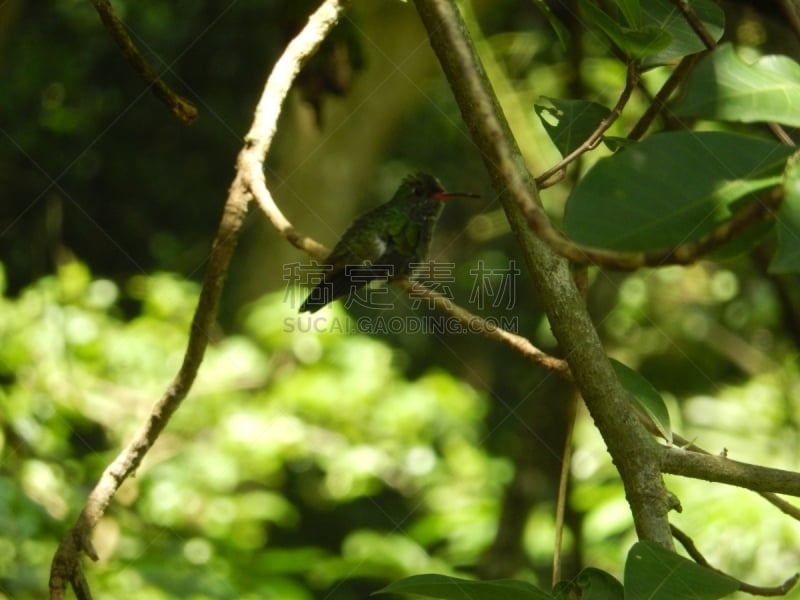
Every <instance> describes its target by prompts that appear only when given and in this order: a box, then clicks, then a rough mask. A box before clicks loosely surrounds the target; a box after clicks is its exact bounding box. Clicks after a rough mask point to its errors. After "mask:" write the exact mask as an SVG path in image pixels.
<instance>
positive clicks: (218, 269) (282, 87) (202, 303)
mask: <svg viewBox="0 0 800 600" xmlns="http://www.w3.org/2000/svg"><path fill="white" fill-rule="evenodd" d="M345 3H346V2H345V0H326V1H325V2H324V3H323V4H322V6H320V8H318V9H317V11H316V12H315V13H314V14H313V15H312V16H311V18H310V19H309V22H308V24H307V25H306V26H305V28H304V29H303V30H302V31H301V32H300V34H299V35H298V36H297V37H296V38H295V39H294V40H292V42H291V43H290V44H289V46H288V47H287V48H286V50H285V52H284V54H283V56H281V58H280V60H279V61H278V63H277V64H276V65H275V68H274V69H273V71H272V73H271V75H270V77H269V79H268V81H267V83H266V86H265V88H264V92H263V95H262V98H261V101H260V102H259V104H258V109H257V110H256V116H255V118H254V121H253V125H252V126H251V128H250V132H249V133H248V134H247V136H246V138H245V139H246V143H245V147H244V148H243V149H242V151H241V152H240V154H239V159H238V163H237V174H236V177H235V178H234V181H233V183H232V185H231V187H230V190H229V192H228V198H227V201H226V203H225V209H224V212H223V216H222V220H221V222H220V225H219V229H218V230H217V235H216V237H215V239H214V243H213V247H212V251H211V256H210V258H209V264H208V271H207V273H206V276H205V279H204V281H203V287H202V289H201V291H200V298H199V300H198V304H197V309H196V310H195V314H194V318H193V320H192V326H191V331H190V333H189V341H188V344H187V348H186V352H185V354H184V359H183V364H182V365H181V367H180V369H179V370H178V373H177V374H176V375H175V378H174V379H173V381H172V383H171V384H170V385H169V387H168V388H167V389H166V391H165V392H164V394H163V396H162V397H161V399H160V400H158V402H156V404H155V405H154V406H153V409H152V410H151V412H150V415H149V416H148V418H147V420H146V422H145V423H144V424H143V425H142V427H141V429H140V430H139V431H138V432H137V433H136V434H135V435H134V437H133V439H132V440H131V442H130V443H129V444H128V446H127V447H126V448H125V449H124V450H123V451H122V452H120V453H119V455H118V456H117V457H116V458H115V459H114V461H113V462H112V463H111V464H110V465H109V466H108V467H107V468H106V470H105V471H104V472H103V474H102V476H101V477H100V480H99V481H98V482H97V484H96V485H95V487H94V489H93V490H92V491H91V493H90V494H89V497H88V499H87V501H86V504H85V506H84V508H83V510H82V511H81V514H80V515H79V516H78V519H77V521H76V523H75V524H74V525H73V526H72V529H70V530H69V532H68V533H67V535H66V536H65V537H64V539H63V540H62V542H61V544H60V545H59V547H58V549H57V551H56V553H55V556H54V557H53V562H52V565H51V568H50V598H51V599H54V600H55V599H61V598H64V594H65V591H66V587H67V585H68V584H72V586H73V589H74V590H75V593H76V594H77V595H78V597H79V598H89V597H90V594H89V591H88V585H86V583H85V578H84V576H83V573H82V570H81V567H80V557H81V553H86V554H87V555H88V556H89V557H90V558H92V559H93V560H97V558H98V557H97V552H96V551H95V550H94V548H93V547H92V543H91V539H90V538H91V534H92V531H93V530H94V527H95V526H96V525H97V522H98V521H99V520H100V518H101V517H102V515H103V513H104V512H105V510H106V508H107V507H108V504H109V503H110V502H111V499H112V498H113V497H114V495H115V494H116V492H117V490H118V489H119V487H120V486H121V485H122V483H123V482H124V481H125V479H127V478H128V477H129V476H130V475H131V474H132V473H133V472H134V471H136V469H137V468H138V466H139V465H140V464H141V462H142V459H143V458H144V456H145V455H146V454H147V452H148V451H149V450H150V448H151V447H152V446H153V444H154V443H155V441H156V440H157V439H158V437H159V435H160V434H161V431H162V430H163V429H164V427H166V425H167V423H168V422H169V419H170V417H171V416H172V415H173V413H174V412H175V411H176V410H177V409H178V407H179V406H180V404H181V402H182V401H183V399H184V398H185V397H186V395H187V393H188V392H189V389H190V388H191V386H192V383H193V382H194V379H195V376H196V375H197V371H198V369H199V367H200V364H201V363H202V361H203V355H204V354H205V350H206V347H207V345H208V333H209V331H210V330H211V327H212V326H213V323H214V321H215V319H216V314H217V305H218V302H219V298H220V294H221V292H222V287H223V283H224V279H225V275H226V273H227V270H228V265H229V264H230V261H231V257H232V255H233V251H234V247H235V245H236V240H237V237H238V234H239V230H240V228H241V225H242V222H243V221H244V217H245V214H246V212H247V205H248V203H249V201H250V199H251V198H252V196H253V194H252V191H251V188H252V185H251V183H250V178H252V177H253V174H252V172H251V166H252V165H254V164H260V161H263V158H264V155H265V153H266V151H267V149H268V148H269V145H270V143H271V142H272V138H273V136H274V133H275V122H274V121H273V120H272V118H273V116H274V120H275V121H276V120H277V111H278V110H279V108H280V105H281V104H282V103H283V100H284V98H285V97H286V94H287V93H288V90H289V87H290V86H291V83H292V80H293V78H294V76H295V75H296V74H297V72H298V71H299V69H300V68H301V67H302V65H303V64H304V63H305V61H306V60H308V58H309V57H310V56H311V54H313V52H314V51H315V50H316V49H317V47H318V46H319V44H320V43H321V42H322V40H323V39H324V38H325V36H326V35H327V34H328V32H329V31H330V30H331V28H332V27H333V25H334V24H335V23H336V20H337V18H338V16H339V14H340V13H341V12H342V10H343V7H344V5H345ZM270 103H276V104H277V108H276V109H275V110H274V111H273V110H271V107H270V110H265V106H267V105H268V104H270Z"/></svg>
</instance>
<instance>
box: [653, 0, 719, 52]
mask: <svg viewBox="0 0 800 600" xmlns="http://www.w3.org/2000/svg"><path fill="white" fill-rule="evenodd" d="M689 5H690V7H691V9H692V12H694V14H695V15H696V16H697V18H698V19H699V20H700V22H701V23H702V24H703V25H704V26H705V28H706V30H707V31H708V33H709V34H711V37H712V38H714V41H719V40H720V38H721V37H722V34H723V33H724V32H725V12H724V11H723V10H722V9H721V8H720V7H719V6H718V5H717V4H716V3H715V2H713V0H691V1H690V2H689ZM642 25H649V26H651V27H657V28H659V29H663V30H664V31H667V32H669V34H670V35H671V36H672V41H671V42H670V43H669V45H668V46H667V47H666V48H664V49H663V50H661V51H660V52H658V53H656V54H653V55H652V56H648V57H647V58H646V59H645V60H644V66H646V67H653V66H656V65H663V64H668V63H671V62H673V61H675V60H676V59H679V58H683V57H684V56H687V55H689V54H695V53H696V52H701V51H703V50H705V49H706V46H705V44H704V43H703V40H701V39H700V38H699V37H698V36H697V34H696V33H695V31H694V29H692V26H691V25H689V23H688V22H687V21H686V18H685V17H684V16H683V14H682V13H681V11H680V10H678V8H677V7H676V6H675V2H673V0H642Z"/></svg>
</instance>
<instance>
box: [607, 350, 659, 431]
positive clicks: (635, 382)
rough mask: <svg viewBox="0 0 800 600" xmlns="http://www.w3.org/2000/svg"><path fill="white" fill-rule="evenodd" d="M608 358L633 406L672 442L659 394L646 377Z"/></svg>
mask: <svg viewBox="0 0 800 600" xmlns="http://www.w3.org/2000/svg"><path fill="white" fill-rule="evenodd" d="M609 360H611V366H612V367H614V372H615V373H616V374H617V378H618V379H619V382H620V383H621V384H622V387H624V388H625V391H626V392H628V395H629V396H630V398H631V402H633V404H634V406H636V408H638V409H639V410H641V411H642V412H643V413H644V414H645V415H647V416H648V418H649V419H650V420H651V421H652V422H653V424H654V425H655V426H656V427H657V428H658V431H659V432H660V433H661V435H662V436H663V437H664V439H665V440H667V441H668V442H670V443H672V428H671V426H670V422H669V411H668V410H667V405H666V404H665V403H664V399H663V398H662V397H661V394H659V393H658V391H657V390H656V388H654V387H653V385H652V384H651V383H650V382H649V381H647V379H645V378H644V377H642V376H641V375H639V374H638V373H637V372H636V371H634V370H633V369H631V368H630V367H628V366H627V365H624V364H622V363H621V362H619V361H618V360H614V359H613V358H611V359H609Z"/></svg>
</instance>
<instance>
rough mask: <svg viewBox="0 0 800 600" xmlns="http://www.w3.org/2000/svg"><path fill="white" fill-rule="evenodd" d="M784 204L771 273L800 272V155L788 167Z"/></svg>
mask: <svg viewBox="0 0 800 600" xmlns="http://www.w3.org/2000/svg"><path fill="white" fill-rule="evenodd" d="M783 195H784V196H783V204H782V205H781V208H780V210H779V211H778V218H777V219H776V221H777V228H778V247H777V249H776V250H775V255H774V256H773V257H772V261H771V262H770V263H769V272H770V273H796V272H798V271H800V154H795V155H794V156H793V157H792V158H791V159H790V160H789V162H788V164H787V165H786V172H785V173H784V178H783Z"/></svg>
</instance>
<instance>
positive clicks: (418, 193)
mask: <svg viewBox="0 0 800 600" xmlns="http://www.w3.org/2000/svg"><path fill="white" fill-rule="evenodd" d="M411 191H412V192H413V193H414V195H415V196H422V193H423V190H422V186H421V185H415V186H414V187H413V188H411Z"/></svg>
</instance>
